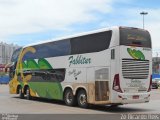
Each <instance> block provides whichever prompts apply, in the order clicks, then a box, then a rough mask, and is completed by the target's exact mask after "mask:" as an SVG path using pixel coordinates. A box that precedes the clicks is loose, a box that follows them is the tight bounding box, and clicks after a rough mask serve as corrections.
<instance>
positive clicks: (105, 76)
mask: <svg viewBox="0 0 160 120" xmlns="http://www.w3.org/2000/svg"><path fill="white" fill-rule="evenodd" d="M95 100H96V101H107V100H109V68H106V67H103V68H102V67H101V68H95Z"/></svg>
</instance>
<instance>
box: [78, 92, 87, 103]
mask: <svg viewBox="0 0 160 120" xmlns="http://www.w3.org/2000/svg"><path fill="white" fill-rule="evenodd" d="M79 102H80V104H81V105H85V104H86V103H87V96H86V95H85V94H81V95H80V96H79Z"/></svg>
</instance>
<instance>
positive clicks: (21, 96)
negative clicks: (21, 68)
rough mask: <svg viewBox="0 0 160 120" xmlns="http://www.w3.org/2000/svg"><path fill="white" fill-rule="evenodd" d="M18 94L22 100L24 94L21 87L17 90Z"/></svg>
mask: <svg viewBox="0 0 160 120" xmlns="http://www.w3.org/2000/svg"><path fill="white" fill-rule="evenodd" d="M18 93H19V98H21V99H23V98H24V93H23V92H22V87H21V86H20V87H19V88H18Z"/></svg>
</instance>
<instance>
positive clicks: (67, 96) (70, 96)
mask: <svg viewBox="0 0 160 120" xmlns="http://www.w3.org/2000/svg"><path fill="white" fill-rule="evenodd" d="M72 100H73V98H72V93H70V92H68V93H67V94H66V101H67V103H69V104H70V103H71V102H72Z"/></svg>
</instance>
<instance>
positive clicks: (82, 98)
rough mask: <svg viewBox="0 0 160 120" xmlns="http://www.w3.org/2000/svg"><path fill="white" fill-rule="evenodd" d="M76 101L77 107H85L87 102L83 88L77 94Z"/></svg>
mask: <svg viewBox="0 0 160 120" xmlns="http://www.w3.org/2000/svg"><path fill="white" fill-rule="evenodd" d="M77 102H78V105H79V107H81V108H87V107H88V103H87V94H86V91H85V90H80V91H79V92H78V95H77Z"/></svg>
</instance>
